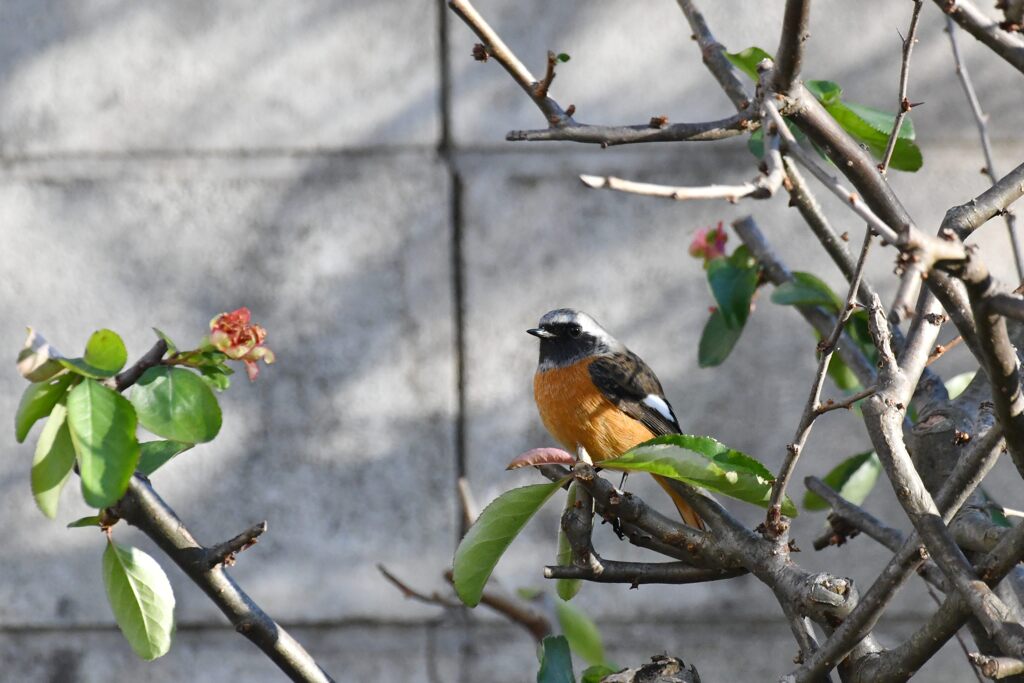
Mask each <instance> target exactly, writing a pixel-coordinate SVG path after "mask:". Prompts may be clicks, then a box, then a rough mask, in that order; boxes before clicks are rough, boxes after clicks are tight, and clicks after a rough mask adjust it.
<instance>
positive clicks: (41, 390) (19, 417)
mask: <svg viewBox="0 0 1024 683" xmlns="http://www.w3.org/2000/svg"><path fill="white" fill-rule="evenodd" d="M71 380H72V376H71V375H68V374H64V375H60V376H59V377H55V378H53V379H50V380H47V381H45V382H35V383H33V384H30V385H28V386H27V387H25V391H24V393H22V395H21V401H20V402H19V403H18V412H16V413H15V414H14V438H15V439H17V440H18V443H22V442H23V441H25V437H27V436H28V433H29V431H31V430H32V425H34V424H35V423H36V422H37V421H38V420H41V419H43V418H44V417H46V416H47V415H49V414H50V411H51V410H53V407H54V406H55V405H57V402H58V401H60V400H61V399H62V398H64V394H66V393H67V390H68V387H69V386H70V385H71Z"/></svg>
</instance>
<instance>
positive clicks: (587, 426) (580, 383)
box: [533, 358, 654, 462]
mask: <svg viewBox="0 0 1024 683" xmlns="http://www.w3.org/2000/svg"><path fill="white" fill-rule="evenodd" d="M593 360H594V359H592V358H590V359H586V360H583V361H580V362H579V363H575V364H573V365H571V366H569V367H565V368H552V369H550V370H545V371H543V372H541V371H538V372H537V374H536V375H534V377H533V397H534V399H535V400H536V401H537V408H538V410H539V411H540V418H541V420H543V422H544V426H545V427H547V430H548V431H549V432H551V435H552V436H553V437H555V438H556V439H557V440H558V441H560V442H561V443H562V445H563V446H565V447H566V448H567V449H569V450H570V451H572V452H573V453H575V451H576V448H577V447H578V446H583V447H584V448H586V449H587V453H589V454H590V457H591V458H592V459H593V460H594V461H595V462H596V461H599V460H605V459H607V458H613V457H615V456H617V455H620V454H621V453H623V452H624V451H626V450H629V449H630V448H632V447H633V446H635V445H637V444H638V443H641V442H643V441H647V440H648V439H652V438H654V433H653V432H651V430H649V429H647V427H645V426H644V425H643V423H641V422H639V421H638V420H634V419H633V418H631V417H629V416H628V415H626V414H625V413H623V412H622V411H621V410H619V409H618V408H616V407H615V405H614V404H613V403H612V402H611V401H609V400H608V399H607V398H605V397H604V394H602V393H601V392H600V390H598V388H597V387H595V386H594V383H593V381H592V380H591V379H590V372H589V370H588V368H589V366H590V364H591V363H592V362H593Z"/></svg>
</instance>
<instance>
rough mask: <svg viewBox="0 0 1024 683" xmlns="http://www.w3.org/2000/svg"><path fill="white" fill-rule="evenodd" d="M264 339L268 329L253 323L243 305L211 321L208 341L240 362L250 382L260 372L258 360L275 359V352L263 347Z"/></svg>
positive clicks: (271, 360) (269, 362)
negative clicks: (242, 363)
mask: <svg viewBox="0 0 1024 683" xmlns="http://www.w3.org/2000/svg"><path fill="white" fill-rule="evenodd" d="M266 338H267V331H266V330H265V329H263V327H261V326H260V325H257V324H255V323H253V322H252V316H251V314H250V313H249V309H248V308H245V307H244V306H243V307H242V308H239V309H237V310H234V311H231V312H230V313H221V314H220V315H218V316H217V317H216V318H214V319H213V320H211V321H210V344H211V345H213V346H214V348H216V349H217V350H218V351H220V352H221V353H223V354H224V355H225V356H227V357H228V358H230V359H231V360H240V361H243V362H244V363H245V372H246V374H247V375H248V376H249V381H253V380H255V379H256V377H257V376H258V375H259V374H260V369H259V366H258V365H257V364H256V362H257V361H259V360H261V359H262V360H263V362H264V363H266V364H267V365H269V364H271V363H273V362H274V352H273V351H271V350H270V349H268V348H267V347H265V346H263V342H264V340H265V339H266Z"/></svg>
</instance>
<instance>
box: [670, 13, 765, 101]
mask: <svg viewBox="0 0 1024 683" xmlns="http://www.w3.org/2000/svg"><path fill="white" fill-rule="evenodd" d="M676 1H677V2H678V3H679V9H681V10H683V14H684V15H686V21H687V22H689V24H690V29H691V30H692V31H693V37H694V38H695V39H696V41H697V44H698V45H699V46H700V54H701V58H702V59H703V61H704V65H705V66H707V68H708V70H709V71H710V72H711V75H712V76H714V77H715V80H717V81H718V83H719V85H721V86H722V90H723V91H725V94H726V96H727V97H728V98H729V100H730V101H731V102H732V103H733V105H734V106H735V107H736V110H737V111H740V112H742V111H744V110H745V109H747V108H748V107H749V106H750V96H749V95H748V94H747V91H746V88H745V87H744V85H743V82H742V81H741V80H740V79H739V77H738V76H737V75H736V70H735V69H733V67H732V62H730V61H729V60H728V59H727V58H726V56H725V47H724V46H722V44H721V43H719V42H718V41H717V40H715V37H714V36H713V35H711V30H710V29H709V28H708V24H707V22H706V21H705V20H704V15H703V14H701V12H700V10H698V9H697V7H696V5H694V4H693V2H692V0H676Z"/></svg>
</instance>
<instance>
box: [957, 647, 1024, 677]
mask: <svg viewBox="0 0 1024 683" xmlns="http://www.w3.org/2000/svg"><path fill="white" fill-rule="evenodd" d="M969 657H970V659H971V662H973V663H974V664H977V665H978V668H980V669H981V673H983V674H984V675H985V676H987V677H988V678H991V679H993V680H999V679H1000V678H1008V677H1010V676H1015V675H1017V674H1020V673H1024V661H1022V660H1020V659H1017V658H1015V657H990V656H989V655H983V654H981V653H980V652H972V653H971V654H970V655H969Z"/></svg>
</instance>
